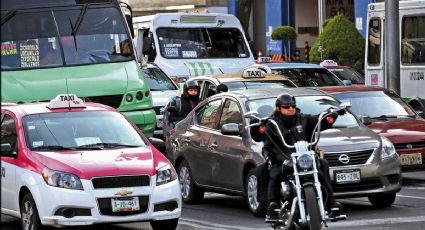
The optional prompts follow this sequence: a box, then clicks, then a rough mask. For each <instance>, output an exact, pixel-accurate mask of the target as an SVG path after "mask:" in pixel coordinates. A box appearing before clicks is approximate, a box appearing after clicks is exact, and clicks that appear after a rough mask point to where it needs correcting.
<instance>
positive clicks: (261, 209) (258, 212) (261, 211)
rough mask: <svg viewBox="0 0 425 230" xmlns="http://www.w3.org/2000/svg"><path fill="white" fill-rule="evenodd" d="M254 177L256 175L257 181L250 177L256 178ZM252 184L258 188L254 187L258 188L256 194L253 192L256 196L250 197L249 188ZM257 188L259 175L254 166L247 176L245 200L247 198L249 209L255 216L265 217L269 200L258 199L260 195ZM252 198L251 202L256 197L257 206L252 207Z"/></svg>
mask: <svg viewBox="0 0 425 230" xmlns="http://www.w3.org/2000/svg"><path fill="white" fill-rule="evenodd" d="M253 177H255V182H254V181H251V182H250V178H251V180H252V179H254V178H253ZM253 182H254V183H253ZM250 186H254V187H256V188H254V189H256V190H257V191H256V193H255V194H252V195H254V196H255V197H249V194H248V189H249V187H250ZM257 188H258V178H257V175H256V171H255V168H253V169H251V170H249V172H248V175H247V176H246V178H245V191H246V192H245V200H246V203H247V205H248V208H249V211H250V212H251V213H252V214H253V215H254V216H262V217H264V216H265V214H266V207H267V202H264V201H258V195H257V193H258V189H257ZM250 199H251V202H252V201H253V200H252V199H255V201H256V202H258V206H257V208H252V207H251V204H250Z"/></svg>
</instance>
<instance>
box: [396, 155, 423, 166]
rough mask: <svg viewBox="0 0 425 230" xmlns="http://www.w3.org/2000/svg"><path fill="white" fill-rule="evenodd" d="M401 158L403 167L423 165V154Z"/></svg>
mask: <svg viewBox="0 0 425 230" xmlns="http://www.w3.org/2000/svg"><path fill="white" fill-rule="evenodd" d="M400 158H401V164H402V165H421V164H422V155H421V153H409V154H400Z"/></svg>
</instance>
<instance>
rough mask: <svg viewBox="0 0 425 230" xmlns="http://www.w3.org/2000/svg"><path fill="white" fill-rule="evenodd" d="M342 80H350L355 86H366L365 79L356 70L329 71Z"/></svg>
mask: <svg viewBox="0 0 425 230" xmlns="http://www.w3.org/2000/svg"><path fill="white" fill-rule="evenodd" d="M329 71H331V72H332V73H334V74H335V75H336V76H337V77H338V78H339V79H341V80H350V81H351V83H353V84H364V77H363V76H362V75H361V74H360V73H358V72H357V71H355V70H354V69H350V68H344V69H329Z"/></svg>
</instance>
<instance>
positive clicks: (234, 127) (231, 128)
mask: <svg viewBox="0 0 425 230" xmlns="http://www.w3.org/2000/svg"><path fill="white" fill-rule="evenodd" d="M221 133H222V134H224V135H232V136H239V135H241V134H242V132H241V131H240V130H239V125H238V124H236V123H228V124H224V125H223V126H222V127H221Z"/></svg>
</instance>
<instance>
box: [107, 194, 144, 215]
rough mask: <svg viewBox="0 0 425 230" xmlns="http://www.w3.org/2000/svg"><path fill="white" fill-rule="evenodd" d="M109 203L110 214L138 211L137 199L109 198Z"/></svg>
mask: <svg viewBox="0 0 425 230" xmlns="http://www.w3.org/2000/svg"><path fill="white" fill-rule="evenodd" d="M111 203H112V212H131V211H139V210H140V206H139V198H138V197H122V198H121V197H120V198H111Z"/></svg>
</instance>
